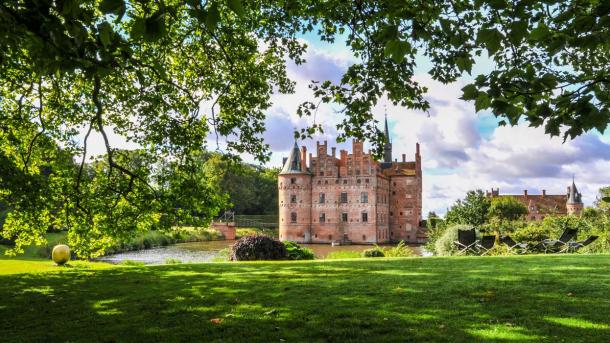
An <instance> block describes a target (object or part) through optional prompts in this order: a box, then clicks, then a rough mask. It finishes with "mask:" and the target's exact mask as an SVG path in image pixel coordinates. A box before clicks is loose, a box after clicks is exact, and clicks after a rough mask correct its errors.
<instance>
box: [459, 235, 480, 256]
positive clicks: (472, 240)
mask: <svg viewBox="0 0 610 343" xmlns="http://www.w3.org/2000/svg"><path fill="white" fill-rule="evenodd" d="M477 243H478V242H477V233H476V232H475V231H474V229H472V230H458V240H457V241H455V242H453V244H455V246H456V247H457V248H458V255H463V254H466V253H468V252H472V253H475V254H476V253H478V252H479V251H478V249H477Z"/></svg>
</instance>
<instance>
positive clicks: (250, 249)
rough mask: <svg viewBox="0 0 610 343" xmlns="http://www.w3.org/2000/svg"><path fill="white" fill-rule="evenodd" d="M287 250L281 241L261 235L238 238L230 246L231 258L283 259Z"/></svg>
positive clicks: (247, 259)
mask: <svg viewBox="0 0 610 343" xmlns="http://www.w3.org/2000/svg"><path fill="white" fill-rule="evenodd" d="M287 254H288V252H287V251H286V247H285V246H284V244H282V242H280V241H277V240H275V239H273V238H271V237H268V236H263V235H250V236H245V237H242V238H240V239H239V240H238V241H237V242H235V244H233V247H232V248H231V260H233V261H256V260H284V259H286V257H287Z"/></svg>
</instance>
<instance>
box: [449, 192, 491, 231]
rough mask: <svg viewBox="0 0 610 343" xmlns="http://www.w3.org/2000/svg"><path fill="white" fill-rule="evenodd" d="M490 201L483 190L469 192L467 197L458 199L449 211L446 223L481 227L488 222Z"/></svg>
mask: <svg viewBox="0 0 610 343" xmlns="http://www.w3.org/2000/svg"><path fill="white" fill-rule="evenodd" d="M489 206H490V200H489V198H487V197H486V196H485V193H483V191H482V190H480V189H477V190H476V191H468V193H467V194H466V197H465V198H464V199H463V200H462V199H458V200H457V201H456V202H455V204H454V205H453V206H451V208H450V209H449V210H448V211H447V214H446V215H445V221H446V222H447V225H449V224H464V225H472V226H474V227H480V226H481V225H483V224H485V223H486V222H487V221H488V213H489Z"/></svg>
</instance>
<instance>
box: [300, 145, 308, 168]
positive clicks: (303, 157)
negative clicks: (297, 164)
mask: <svg viewBox="0 0 610 343" xmlns="http://www.w3.org/2000/svg"><path fill="white" fill-rule="evenodd" d="M301 171H304V172H306V171H307V148H306V147H305V146H304V145H303V146H302V147H301Z"/></svg>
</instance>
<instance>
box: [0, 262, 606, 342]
mask: <svg viewBox="0 0 610 343" xmlns="http://www.w3.org/2000/svg"><path fill="white" fill-rule="evenodd" d="M608 257H609V256H608V255H604V256H595V255H570V256H544V255H539V256H510V257H472V258H471V257H466V258H459V259H457V258H420V259H395V260H387V259H384V260H380V259H353V260H344V261H293V262H286V261H280V262H258V263H256V264H252V263H221V264H217V263H201V264H188V265H186V264H181V265H166V266H155V267H150V266H148V267H122V266H110V267H111V269H108V270H92V269H84V270H83V269H79V268H69V269H68V268H57V267H52V263H51V262H48V261H35V263H36V264H37V265H44V266H48V267H47V269H46V270H39V269H36V268H32V269H30V270H24V269H21V272H22V273H23V272H25V273H27V274H25V275H24V274H16V273H17V271H14V272H13V273H12V274H13V275H3V276H2V282H1V283H0V299H2V305H1V306H2V316H0V327H2V328H3V329H2V340H3V341H7V342H31V341H40V340H42V339H44V340H45V341H48V342H57V341H67V340H69V341H72V342H90V341H96V340H98V337H99V340H109V341H110V340H113V341H130V342H131V341H138V342H141V341H146V342H149V341H161V342H177V341H184V337H189V341H199V342H203V341H205V342H273V341H276V342H277V341H279V340H280V339H283V340H285V341H286V342H317V341H324V340H326V338H328V337H333V338H334V339H333V341H338V342H352V343H360V342H403V341H405V331H407V332H409V337H408V340H409V341H413V342H455V343H462V342H473V341H493V342H507V341H512V342H519V341H521V342H534V341H536V342H537V341H540V342H606V341H608V339H607V338H608V337H609V335H610V333H609V332H608V325H609V324H608V318H610V299H609V298H608V296H607V295H608V294H610V273H608ZM5 262H9V261H0V274H2V273H3V271H5V270H6V269H5V268H4V263H5ZM19 262H22V263H23V264H24V265H25V263H26V262H29V261H19ZM88 265H94V266H95V268H96V269H98V268H99V267H98V266H100V265H104V266H107V265H105V264H100V263H89V264H88ZM28 266H31V265H28ZM52 270H55V271H52ZM41 271H44V272H42V273H40V272H41ZM558 299H561V300H558ZM583 304H585V305H583ZM24 309H27V310H24ZM372 309H374V310H372ZM273 310H275V311H273ZM194 311H195V313H193V312H194ZM271 311H273V312H271ZM266 313H269V314H266ZM41 314H45V315H41ZM195 314H196V315H198V316H200V317H195V316H194V315H195ZM398 314H399V315H398ZM466 314H467V315H466ZM273 315H277V316H278V318H274V317H273ZM203 316H205V317H203ZM57 318H62V320H57ZM197 318H199V319H197ZM212 318H220V319H223V321H222V323H219V324H215V323H212V322H210V319H212ZM253 318H257V320H253ZM307 319H309V320H307ZM194 320H199V321H200V325H193V321H194ZM278 322H280V323H279V324H278ZM321 323H327V324H328V325H321ZM409 323H417V326H416V327H413V330H409V328H412V327H411V326H410V325H409ZM439 323H442V325H441V324H439ZM24 328H27V330H25V329H24ZM465 328H468V329H466V330H465ZM92 332H95V334H92Z"/></svg>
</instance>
